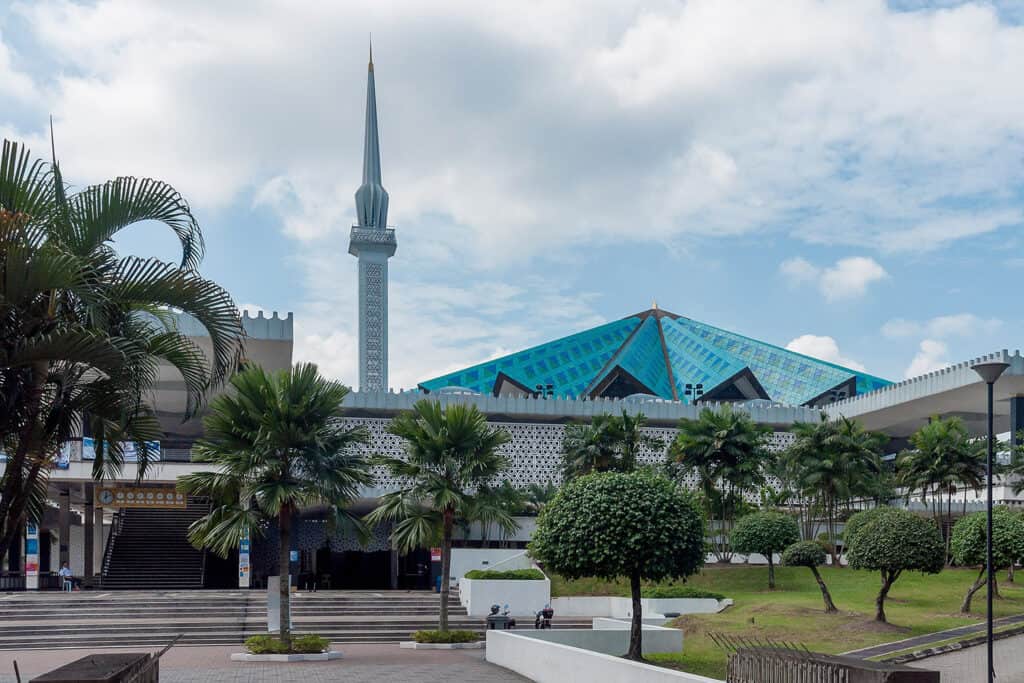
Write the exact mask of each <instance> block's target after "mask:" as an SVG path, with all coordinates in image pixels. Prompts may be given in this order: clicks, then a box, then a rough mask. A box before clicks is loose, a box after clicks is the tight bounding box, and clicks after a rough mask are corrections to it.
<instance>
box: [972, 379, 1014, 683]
mask: <svg viewBox="0 0 1024 683" xmlns="http://www.w3.org/2000/svg"><path fill="white" fill-rule="evenodd" d="M1008 367H1010V366H1009V364H1008V363H998V362H997V363H979V364H977V365H972V366H971V369H972V370H974V371H975V372H976V373H978V375H979V376H980V377H981V379H982V380H984V382H985V384H986V386H987V388H988V457H987V459H986V460H985V478H986V479H987V480H988V483H987V489H988V499H987V503H986V505H985V514H986V528H987V531H986V534H985V575H986V580H987V582H988V609H987V611H986V613H985V626H986V632H987V638H986V645H987V647H988V683H993V681H995V677H996V670H995V665H994V662H993V658H992V594H993V593H994V592H995V591H994V588H995V573H994V572H993V570H992V472H993V469H994V468H993V466H992V464H993V463H992V461H993V459H994V457H995V452H994V451H995V434H994V433H993V432H994V429H993V426H992V422H993V413H994V406H993V393H994V392H993V385H995V383H996V380H998V379H999V376H1000V375H1002V374H1003V372H1005V371H1006V368H1008Z"/></svg>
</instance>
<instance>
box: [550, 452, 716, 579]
mask: <svg viewBox="0 0 1024 683" xmlns="http://www.w3.org/2000/svg"><path fill="white" fill-rule="evenodd" d="M530 554H531V555H533V556H534V557H536V558H538V559H539V560H540V561H541V562H543V563H544V564H545V566H546V567H550V568H551V569H553V570H554V571H557V572H559V573H560V574H562V575H564V576H567V577H569V578H578V577H583V576H596V577H601V578H606V579H612V578H615V577H617V576H630V575H631V574H633V573H634V572H638V573H639V575H640V577H641V578H642V579H646V580H652V581H660V580H662V579H666V578H677V577H685V576H688V575H690V574H692V573H694V572H695V571H696V570H697V568H698V567H700V566H701V564H703V559H704V524H703V519H702V517H701V514H700V511H699V510H698V509H697V506H696V505H695V504H694V503H693V500H692V498H691V497H690V496H689V495H688V494H686V493H683V492H681V491H679V490H678V489H677V488H676V487H675V485H674V484H673V483H672V482H670V481H668V480H667V479H663V478H660V477H655V476H653V475H651V474H649V473H647V472H635V473H629V474H621V473H605V474H592V475H587V476H584V477H580V478H578V479H574V480H573V481H571V482H569V483H568V484H566V485H565V486H563V487H562V490H561V491H560V492H559V493H558V495H557V496H556V497H555V499H554V500H553V501H552V502H551V503H550V504H549V505H548V506H547V507H546V508H545V509H544V511H543V512H541V514H540V517H539V518H538V519H537V530H536V531H535V532H534V534H533V539H532V540H531V541H530Z"/></svg>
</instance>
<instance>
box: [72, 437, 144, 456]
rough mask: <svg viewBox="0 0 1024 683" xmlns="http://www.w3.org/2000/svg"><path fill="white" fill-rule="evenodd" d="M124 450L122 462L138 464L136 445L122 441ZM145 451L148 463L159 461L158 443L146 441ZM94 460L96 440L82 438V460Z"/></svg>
mask: <svg viewBox="0 0 1024 683" xmlns="http://www.w3.org/2000/svg"><path fill="white" fill-rule="evenodd" d="M121 447H122V448H123V449H124V461H125V462H138V461H139V448H138V444H136V443H135V442H134V441H124V442H122V444H121ZM146 450H147V451H149V461H150V462H157V461H159V460H160V442H159V441H147V442H146ZM95 459H96V440H95V439H93V438H92V437H91V436H83V437H82V460H95Z"/></svg>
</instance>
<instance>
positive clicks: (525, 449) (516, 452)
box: [345, 417, 793, 501]
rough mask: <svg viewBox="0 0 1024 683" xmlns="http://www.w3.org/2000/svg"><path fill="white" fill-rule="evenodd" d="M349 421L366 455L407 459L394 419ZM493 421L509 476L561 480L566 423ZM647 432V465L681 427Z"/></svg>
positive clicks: (388, 481) (778, 435) (520, 483)
mask: <svg viewBox="0 0 1024 683" xmlns="http://www.w3.org/2000/svg"><path fill="white" fill-rule="evenodd" d="M345 421H346V423H348V424H349V425H351V426H361V427H365V428H366V429H367V431H369V433H370V441H369V443H367V444H366V445H364V446H360V447H359V448H360V449H362V451H363V453H364V454H365V455H367V456H369V455H372V454H377V455H383V456H387V457H394V458H403V459H404V458H405V450H404V447H403V441H402V439H400V438H399V437H397V436H395V435H394V434H390V433H389V432H388V431H387V429H388V425H389V424H390V422H391V420H390V419H388V418H369V417H352V418H346V419H345ZM491 424H493V425H494V426H495V427H498V428H501V429H504V430H506V431H508V432H509V434H511V435H512V440H511V441H510V442H509V443H508V444H506V445H505V446H504V447H503V448H502V452H503V453H504V454H505V455H507V456H508V457H509V459H510V460H511V461H512V466H511V468H509V471H508V472H507V473H506V474H505V478H507V479H508V480H509V481H511V482H512V484H513V485H515V486H517V487H525V486H529V485H530V484H545V483H547V482H555V483H559V482H560V481H561V479H562V476H561V465H562V437H563V436H564V434H565V425H562V424H542V423H529V422H493V423H491ZM644 431H645V433H646V434H648V435H649V436H652V437H654V438H656V439H659V440H660V441H661V443H662V444H663V448H661V449H659V450H657V451H655V450H652V449H649V448H646V447H643V448H642V450H641V453H640V456H639V461H640V462H641V463H642V464H645V465H655V464H658V463H662V462H664V461H665V457H666V452H667V450H668V446H669V444H671V443H672V441H673V440H674V439H675V437H676V434H677V433H678V430H676V429H673V428H665V427H648V428H646V429H645V430H644ZM792 442H793V435H792V434H790V433H789V432H773V433H772V434H770V435H769V437H768V448H769V450H771V451H773V452H777V451H781V450H783V449H784V448H786V447H787V446H788V445H789V444H790V443H792ZM374 477H375V478H376V482H377V486H378V487H379V489H381V490H382V491H390V490H394V489H396V488H398V486H399V485H400V482H399V480H397V479H396V478H394V477H392V476H391V475H390V474H389V473H388V472H387V471H386V470H385V469H384V468H380V467H377V468H374ZM683 482H684V483H685V484H686V485H687V486H688V487H690V488H696V487H697V483H698V480H697V476H696V474H693V473H690V474H687V475H686V476H685V477H684V479H683ZM769 484H770V485H772V486H776V485H777V482H775V481H770V482H769ZM748 498H749V499H750V500H751V501H756V500H757V496H756V494H750V495H748Z"/></svg>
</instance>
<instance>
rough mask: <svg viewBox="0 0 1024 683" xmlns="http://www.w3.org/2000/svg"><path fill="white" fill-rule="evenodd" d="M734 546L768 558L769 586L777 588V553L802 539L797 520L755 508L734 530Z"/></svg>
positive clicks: (738, 549) (744, 551)
mask: <svg viewBox="0 0 1024 683" xmlns="http://www.w3.org/2000/svg"><path fill="white" fill-rule="evenodd" d="M731 540H732V549H733V550H735V551H736V552H739V553H758V554H761V555H764V556H765V557H766V558H767V559H768V588H775V558H774V557H773V555H774V554H775V553H781V552H782V551H783V550H784V549H785V548H787V547H788V546H790V545H792V544H794V543H796V542H797V541H799V540H800V527H799V526H798V525H797V523H796V520H795V519H793V518H792V517H790V516H789V515H784V514H782V513H781V512H755V513H754V514H752V515H747V516H746V517H741V518H740V521H738V522H736V528H735V529H733V532H732V539H731Z"/></svg>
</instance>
